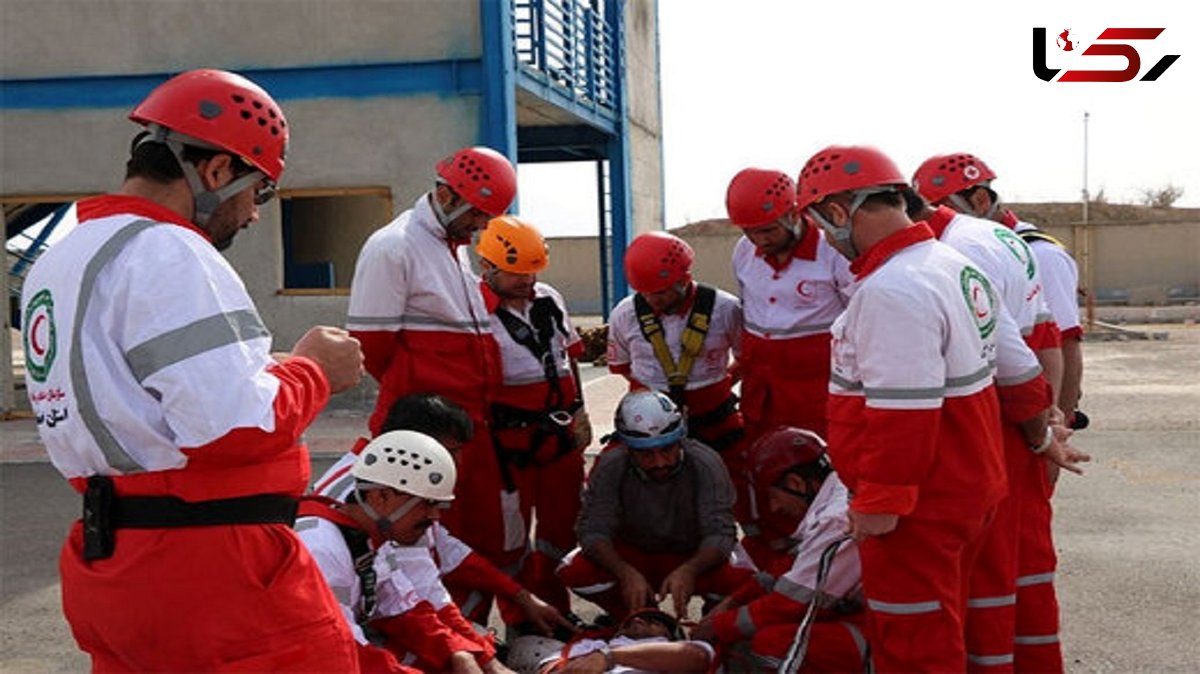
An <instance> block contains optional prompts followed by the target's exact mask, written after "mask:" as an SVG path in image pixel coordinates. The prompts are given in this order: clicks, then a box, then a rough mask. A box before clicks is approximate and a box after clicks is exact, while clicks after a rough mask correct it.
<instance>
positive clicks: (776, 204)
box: [725, 168, 796, 229]
mask: <svg viewBox="0 0 1200 674" xmlns="http://www.w3.org/2000/svg"><path fill="white" fill-rule="evenodd" d="M795 207H796V184H795V183H793V182H792V179H791V178H789V177H788V175H787V174H786V173H783V172H782V171H768V170H765V169H758V168H748V169H742V170H741V171H739V172H738V174H737V175H735V176H734V177H733V180H732V181H730V182H729V190H728V191H727V192H726V193H725V209H726V210H727V211H728V212H729V220H730V222H732V223H733V224H734V225H737V226H738V227H743V228H746V229H751V228H754V227H763V226H765V225H769V224H771V223H773V222H776V221H777V220H779V219H780V218H782V217H784V216H785V215H787V214H788V213H790V212H792V210H793V209H794V208H795Z"/></svg>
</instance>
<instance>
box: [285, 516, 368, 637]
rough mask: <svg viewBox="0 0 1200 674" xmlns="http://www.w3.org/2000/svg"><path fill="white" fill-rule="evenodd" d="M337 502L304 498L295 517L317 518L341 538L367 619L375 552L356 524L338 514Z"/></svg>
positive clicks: (363, 612)
mask: <svg viewBox="0 0 1200 674" xmlns="http://www.w3.org/2000/svg"><path fill="white" fill-rule="evenodd" d="M338 505H340V504H339V503H338V502H337V501H335V500H333V499H331V498H326V497H324V496H305V497H304V498H303V499H301V500H300V509H299V512H298V513H297V517H319V518H321V519H323V520H326V521H328V522H330V523H332V524H333V525H334V526H336V527H337V528H338V531H340V532H341V534H342V539H343V540H345V541H346V547H347V548H349V549H350V558H351V559H352V560H354V573H355V574H357V575H358V580H359V584H360V585H361V588H362V614H363V616H364V617H367V618H369V617H370V616H371V614H372V613H373V612H374V611H375V604H376V598H375V584H376V580H377V578H376V575H375V553H376V551H375V549H374V548H373V547H371V536H370V535H369V534H368V533H367V532H366V531H363V530H362V529H361V528H359V526H358V524H357V523H356V522H355V521H354V520H352V519H350V518H349V517H347V516H346V515H343V514H342V513H341V512H340V511H338V509H337V506H338Z"/></svg>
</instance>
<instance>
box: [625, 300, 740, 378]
mask: <svg viewBox="0 0 1200 674" xmlns="http://www.w3.org/2000/svg"><path fill="white" fill-rule="evenodd" d="M689 313H690V311H685V312H683V313H673V314H669V315H662V316H659V320H660V321H661V322H662V327H663V333H664V337H665V339H666V343H667V347H668V348H669V349H670V351H671V357H672V358H674V359H675V361H676V362H679V353H680V351H681V350H682V349H683V344H682V342H681V341H680V340H681V338H682V336H683V329H684V328H685V327H686V326H687V321H688V315H689ZM741 336H742V307H741V303H740V302H739V301H738V299H737V298H736V297H734V296H733V295H730V294H729V293H727V292H725V291H724V290H720V289H718V290H717V296H716V299H715V300H714V301H713V311H712V321H711V322H710V324H709V329H708V333H707V334H706V335H705V336H704V350H703V352H702V353H701V355H700V357H698V358H696V361H695V364H694V365H693V366H692V371H691V373H690V374H689V375H688V382H687V390H689V391H691V390H695V389H699V388H704V387H705V386H710V385H712V384H715V383H717V382H719V381H721V380H722V379H724V378H725V373H726V370H727V369H728V367H729V361H730V355H731V354H732V356H733V357H734V358H736V357H738V356H739V355H741ZM608 365H609V367H610V368H611V367H619V366H622V365H629V366H630V376H632V377H633V378H634V379H636V380H637V381H639V382H641V383H643V384H645V385H646V386H648V387H650V388H653V389H655V390H658V391H666V390H668V389H669V388H670V386H669V385H668V383H667V375H666V373H665V372H663V369H662V365H660V364H659V362H658V359H657V358H656V357H655V355H654V347H653V346H651V344H650V342H649V341H648V340H647V339H646V338H645V337H644V336H643V335H642V328H641V325H640V323H639V322H638V317H637V309H635V308H634V304H633V296H632V295H631V296H629V297H626V298H625V299H623V300H621V301H620V302H619V303H618V304H617V306H616V307H615V308H614V309H613V310H612V313H611V314H610V315H609V317H608Z"/></svg>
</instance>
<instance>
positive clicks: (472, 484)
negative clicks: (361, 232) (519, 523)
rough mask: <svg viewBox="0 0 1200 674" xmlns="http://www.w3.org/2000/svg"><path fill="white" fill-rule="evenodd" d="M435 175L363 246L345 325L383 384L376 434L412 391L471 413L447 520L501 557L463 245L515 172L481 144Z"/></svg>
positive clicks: (482, 333)
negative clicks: (455, 493)
mask: <svg viewBox="0 0 1200 674" xmlns="http://www.w3.org/2000/svg"><path fill="white" fill-rule="evenodd" d="M436 173H437V178H436V181H435V185H434V187H433V189H432V190H430V191H429V192H427V193H425V194H423V195H421V197H420V198H418V199H417V201H416V203H415V204H413V207H412V208H411V209H410V210H408V211H405V212H404V213H401V214H400V216H399V217H397V218H396V219H395V220H393V221H392V222H390V223H388V224H387V225H385V226H384V227H382V228H381V229H379V230H378V231H376V232H375V233H374V234H372V235H371V237H370V238H368V239H367V242H366V243H365V244H364V245H363V249H362V251H361V252H360V253H359V256H358V261H357V263H356V264H355V268H354V280H353V282H352V283H351V286H350V309H349V316H348V318H347V319H346V327H347V328H348V329H349V330H350V334H352V335H354V336H355V337H357V338H358V339H359V340H360V341H362V344H363V353H364V355H365V357H366V368H367V372H369V373H370V374H371V376H372V377H374V378H375V379H376V380H377V381H378V382H379V399H378V400H377V401H376V403H375V411H374V413H373V414H372V415H371V419H370V428H371V433H372V434H373V435H374V434H378V433H379V430H380V428H381V426H382V423H383V420H384V417H385V416H386V415H387V411H388V409H390V408H391V406H392V403H393V402H395V401H396V399H397V398H399V397H400V396H403V395H405V394H408V393H439V394H441V395H444V396H446V397H447V398H449V399H450V400H452V401H454V402H455V403H456V404H458V405H460V406H462V408H463V409H465V410H466V411H467V413H468V414H469V415H470V416H471V421H472V422H474V424H475V429H476V433H475V436H474V437H473V438H472V440H471V442H469V443H467V444H466V445H465V446H464V447H463V450H462V456H461V457H460V458H461V461H462V465H463V466H469V469H467V470H464V471H463V479H462V480H460V481H459V487H458V488H459V493H458V499H457V500H456V501H455V504H454V506H453V507H452V508H451V509H450V511H448V512H447V513H446V517H445V522H446V525H447V527H448V528H449V529H450V530H451V531H453V532H454V533H455V534H456V535H458V536H459V537H461V538H462V539H463V540H464V541H466V542H467V543H468V544H469V545H471V547H473V548H474V549H475V550H476V551H478V552H479V553H481V554H483V555H484V556H485V557H488V558H489V559H495V560H499V559H502V557H503V554H504V550H503V549H501V548H499V547H496V546H494V545H492V543H493V540H494V537H493V536H492V535H491V532H494V531H496V530H498V529H500V528H501V527H502V526H503V523H502V521H501V517H500V504H499V503H498V502H497V498H498V492H497V490H496V489H495V486H494V481H495V477H494V476H495V475H496V474H497V471H498V470H499V469H498V467H497V465H496V457H495V454H494V452H493V451H492V446H491V438H490V434H489V433H488V432H487V428H488V425H487V417H488V402H489V401H488V395H487V392H488V388H489V387H490V386H491V385H492V384H493V382H494V381H495V380H496V379H497V377H498V376H499V369H498V368H499V364H498V363H497V359H498V356H497V354H496V347H495V341H494V340H493V339H492V333H491V328H490V325H489V321H488V315H487V309H486V308H485V307H484V304H483V296H482V295H481V294H480V293H479V281H478V279H477V278H476V277H475V275H474V274H473V273H472V272H471V267H470V262H469V260H468V257H467V250H466V248H465V246H464V245H465V244H469V243H470V242H471V239H472V237H473V236H474V234H475V233H476V232H477V231H479V230H481V229H483V227H484V226H485V225H486V224H487V221H488V219H489V218H492V217H495V216H498V215H501V214H502V213H504V211H505V210H507V209H508V207H509V204H511V203H512V200H513V197H514V196H515V195H516V190H517V176H516V171H515V170H514V169H513V166H512V164H510V163H509V161H508V160H507V159H506V158H505V157H504V156H503V155H501V154H499V153H498V152H496V151H494V150H491V149H488V148H484V147H471V148H465V149H462V150H458V151H456V152H454V153H453V154H451V155H450V156H448V157H446V158H445V159H443V160H442V161H440V162H438V164H437V169H436ZM464 512H470V513H471V516H470V517H466V516H463V515H462V513H464Z"/></svg>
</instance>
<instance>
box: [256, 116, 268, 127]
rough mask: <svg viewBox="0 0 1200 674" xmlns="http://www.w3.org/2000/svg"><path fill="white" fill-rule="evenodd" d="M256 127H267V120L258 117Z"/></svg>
mask: <svg viewBox="0 0 1200 674" xmlns="http://www.w3.org/2000/svg"><path fill="white" fill-rule="evenodd" d="M258 125H259V126H266V125H267V120H266V118H265V117H259V118H258Z"/></svg>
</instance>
